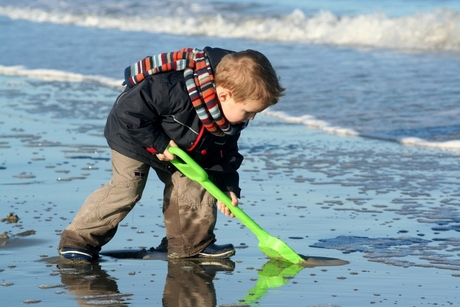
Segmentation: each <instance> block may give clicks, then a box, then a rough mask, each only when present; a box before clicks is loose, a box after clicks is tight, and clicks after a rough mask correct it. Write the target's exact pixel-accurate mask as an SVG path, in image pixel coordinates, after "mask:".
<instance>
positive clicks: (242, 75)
mask: <svg viewBox="0 0 460 307" xmlns="http://www.w3.org/2000/svg"><path fill="white" fill-rule="evenodd" d="M214 77H215V84H216V90H217V95H218V98H219V101H220V102H221V107H222V111H223V113H224V116H225V117H226V118H227V120H229V121H230V122H231V123H237V122H243V121H245V120H241V121H238V120H232V119H231V118H229V117H231V116H230V115H231V114H229V112H230V111H232V108H234V107H235V106H234V105H233V106H230V105H229V104H228V103H226V102H228V99H231V102H232V103H236V104H244V105H246V106H245V112H246V113H254V115H255V113H258V112H261V111H263V110H264V109H266V108H267V107H269V106H272V105H274V104H276V103H277V102H278V100H279V99H280V97H281V96H282V95H283V92H284V88H282V87H281V85H280V83H279V80H278V76H277V75H276V72H275V70H274V69H273V67H272V65H271V63H270V61H269V60H268V59H267V58H266V57H265V56H264V55H263V54H262V53H260V52H258V51H255V50H246V51H240V52H236V53H231V54H227V55H225V56H224V57H223V58H222V60H221V61H220V63H219V64H218V65H217V67H216V71H215V73H214ZM222 94H225V95H223V96H222ZM230 107H232V108H230ZM237 107H238V106H237ZM239 107H241V108H243V106H239ZM233 111H236V110H233ZM253 117H254V116H252V118H253ZM252 118H251V116H250V114H249V115H247V119H246V121H247V120H248V119H252Z"/></svg>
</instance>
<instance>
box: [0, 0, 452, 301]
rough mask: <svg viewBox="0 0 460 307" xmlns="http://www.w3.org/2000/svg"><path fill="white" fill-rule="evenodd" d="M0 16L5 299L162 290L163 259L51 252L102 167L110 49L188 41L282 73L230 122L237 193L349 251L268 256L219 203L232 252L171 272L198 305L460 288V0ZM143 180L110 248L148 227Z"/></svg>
mask: <svg viewBox="0 0 460 307" xmlns="http://www.w3.org/2000/svg"><path fill="white" fill-rule="evenodd" d="M0 30H1V31H0V42H1V44H0V106H1V108H2V110H1V111H0V204H1V205H2V208H3V211H1V212H0V218H1V219H0V227H1V228H0V232H5V234H7V235H8V236H9V239H1V238H0V246H1V247H0V257H1V259H2V264H1V265H0V278H1V279H2V282H1V283H0V286H1V287H0V293H1V294H2V299H3V303H4V304H5V305H7V306H23V305H24V304H37V306H62V305H66V306H67V305H68V306H77V305H79V306H152V305H153V306H161V305H164V306H167V303H165V302H164V301H162V299H163V290H164V289H165V288H166V283H165V280H169V279H168V278H170V277H174V275H173V274H170V273H171V272H174V271H175V270H176V269H177V267H176V268H174V267H171V268H169V269H170V271H168V267H167V265H166V263H164V262H160V261H133V260H130V259H116V260H114V259H109V258H104V259H103V261H101V262H100V263H99V264H97V265H93V266H91V268H87V267H84V268H77V269H75V268H66V267H62V266H61V267H56V264H55V263H51V262H50V259H51V258H53V257H54V256H56V255H57V251H56V245H57V242H58V239H59V237H58V235H59V234H60V232H61V231H62V229H64V228H65V226H66V225H67V224H68V223H69V222H70V220H71V219H72V218H73V216H74V214H75V212H76V210H78V208H79V206H80V204H81V203H82V201H83V200H84V199H85V197H86V196H87V195H88V194H89V193H90V192H91V191H93V190H94V189H95V188H96V187H97V186H99V185H101V184H103V183H105V182H106V181H107V180H109V179H110V152H109V150H108V148H107V146H106V142H105V140H104V138H103V136H102V131H103V126H104V123H105V119H106V116H107V114H108V112H109V110H110V108H111V106H112V104H113V101H114V99H115V98H116V96H117V95H118V93H119V92H120V91H121V89H122V87H121V82H122V76H123V71H124V68H125V67H126V66H128V65H130V64H132V63H134V62H136V61H138V60H140V59H142V58H143V57H145V56H147V55H152V54H156V53H160V52H168V51H174V50H177V49H180V48H183V47H198V48H200V47H204V46H216V47H223V48H229V49H234V50H242V49H248V48H252V49H257V50H260V51H262V52H264V53H265V54H266V55H267V57H268V58H269V59H270V60H271V62H272V63H273V65H274V66H275V68H276V70H277V71H278V73H279V75H280V77H281V82H282V83H283V85H284V86H285V87H286V88H287V92H286V95H285V97H283V99H282V100H281V101H280V102H279V103H278V104H277V105H275V106H273V107H271V108H270V109H269V110H267V111H266V112H264V114H262V115H260V116H258V118H256V120H255V121H254V122H252V123H251V125H250V126H249V127H248V129H247V132H246V131H245V132H244V133H243V136H242V138H241V143H240V148H241V151H242V152H243V154H244V155H245V157H246V160H245V162H244V163H243V166H242V168H241V172H240V174H241V181H242V182H241V185H242V189H243V198H242V199H241V202H242V208H244V210H245V211H246V212H247V213H248V214H249V215H250V216H251V217H253V218H254V219H255V220H256V221H257V222H259V223H260V225H261V226H263V227H264V228H265V229H266V230H268V231H269V232H270V233H271V234H272V235H275V236H277V237H279V238H281V239H283V240H284V241H286V242H287V243H288V244H289V245H290V246H291V247H293V249H294V250H296V251H298V252H299V253H301V254H304V255H307V254H308V255H312V256H317V257H331V258H339V259H343V260H345V261H349V262H350V263H349V264H348V265H343V266H327V267H326V265H324V266H318V267H313V268H307V269H304V270H303V271H301V272H297V271H292V270H288V269H286V268H285V267H281V268H280V267H276V266H275V267H273V266H270V265H267V259H266V258H265V257H264V256H263V255H262V254H261V252H260V251H259V250H258V249H257V239H256V238H255V237H254V236H253V235H252V234H251V233H250V232H249V231H248V230H247V229H246V228H244V227H242V226H241V225H240V223H239V222H238V221H237V220H235V219H233V220H229V219H228V220H227V219H226V218H220V219H219V222H218V229H217V234H218V238H219V242H222V243H224V242H232V243H234V244H236V245H238V247H239V249H238V250H237V254H236V256H235V257H232V260H233V261H235V269H234V270H233V271H227V272H218V273H217V275H216V278H215V279H214V280H212V281H209V280H197V279H193V278H191V279H187V278H188V277H187V275H188V274H185V273H184V274H183V275H182V276H183V278H182V282H183V284H185V285H186V286H187V285H190V284H191V285H194V286H196V285H197V282H198V283H200V285H204V288H206V289H207V290H206V291H204V292H203V293H200V292H199V291H196V292H195V294H196V295H197V297H199V296H200V295H201V296H202V297H208V296H210V297H212V296H214V299H215V300H217V304H216V303H215V302H207V303H203V304H201V305H200V306H206V307H208V306H209V307H211V306H212V307H214V306H219V307H230V306H232V307H233V306H285V305H292V306H308V307H314V306H321V307H338V306H340V307H345V306H370V305H378V306H390V305H391V306H394V305H399V306H422V305H424V306H426V305H428V306H455V305H458V304H460V296H459V294H458V293H459V289H460V278H459V277H460V274H459V271H460V263H459V256H460V254H459V250H460V240H459V238H458V233H459V231H460V213H459V207H460V203H459V200H458V197H459V195H460V188H459V187H460V176H459V175H458V174H459V171H460V164H459V163H458V158H459V150H460V124H459V122H458V120H457V119H458V117H459V116H460V99H459V97H460V95H459V94H460V87H459V84H460V76H459V74H458V71H459V68H460V2H458V1H453V0H451V1H449V0H446V1H434V0H431V1H429V0H421V1H420V0H419V1H415V0H414V1H402V0H389V1H376V0H372V1H371V0H365V1H357V0H354V1H352V0H349V1H346V0H341V1H332V0H331V1H300V0H289V1H274V0H273V1H272V0H267V1H263V0H254V1H242V0H224V1H204V0H203V1H201V0H199V1H176V0H173V1H133V0H108V1H87V0H74V1H67V0H35V1H32V0H16V1H14V2H13V1H10V0H0ZM150 181H151V182H149V186H148V189H146V191H145V192H144V195H143V199H142V200H141V202H140V203H139V204H138V205H137V206H136V208H135V209H134V210H133V211H132V213H130V215H129V216H128V217H127V218H126V219H125V220H124V221H123V222H122V224H120V229H119V231H118V233H117V236H116V238H115V239H114V240H112V241H111V242H110V243H109V244H108V245H107V246H106V248H107V249H123V248H138V247H141V246H144V247H150V246H152V245H153V246H155V245H156V243H157V242H158V241H159V240H160V238H161V237H162V236H163V234H164V226H163V224H162V217H161V209H160V206H161V200H160V199H159V195H161V191H162V190H161V189H162V187H161V186H160V185H159V183H158V182H157V181H156V180H154V179H153V178H152V180H150ZM9 212H13V213H15V214H18V215H19V218H20V219H19V222H17V223H15V222H11V223H8V222H7V221H5V219H4V216H5V215H6V214H8V213H9ZM32 229H33V231H31V230H32ZM38 258H44V261H42V262H37V261H36V260H37V259H38ZM268 264H269V263H268ZM169 265H171V266H172V263H169ZM179 266H180V269H181V270H182V271H184V272H188V273H191V272H195V269H194V265H193V264H191V263H184V264H179ZM283 269H286V272H283ZM181 270H179V271H181ZM200 270H201V271H202V269H199V270H198V271H200ZM189 277H190V276H189ZM192 277H193V276H192ZM177 280H179V281H181V278H178V279H177ZM177 280H176V281H177ZM173 305H174V304H173ZM196 305H199V304H196ZM174 306H178V304H175V305H174Z"/></svg>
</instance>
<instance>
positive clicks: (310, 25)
mask: <svg viewBox="0 0 460 307" xmlns="http://www.w3.org/2000/svg"><path fill="white" fill-rule="evenodd" d="M0 29H1V31H0V41H1V42H2V45H1V46H0V54H1V55H2V56H1V57H0V74H4V75H15V74H21V75H25V76H30V77H35V78H37V77H38V78H45V77H46V78H54V79H56V80H74V81H77V82H78V81H81V80H92V82H100V83H103V84H109V85H111V86H112V85H113V86H116V85H118V84H120V83H121V78H122V73H123V69H124V68H125V67H126V66H128V65H130V64H131V63H133V62H135V61H137V60H139V59H141V58H143V57H145V56H147V55H152V54H156V53H160V52H166V51H172V50H176V49H179V48H182V47H199V48H201V47H204V46H206V45H210V46H219V47H224V48H230V49H234V50H242V49H248V48H253V49H258V50H260V51H262V52H264V53H265V54H266V55H267V56H268V57H269V59H270V60H271V61H272V63H273V64H274V66H275V68H276V69H277V71H278V72H279V75H280V77H281V80H282V82H283V85H284V86H285V87H286V88H287V94H286V96H285V97H284V99H283V100H282V101H281V102H280V103H279V104H278V105H276V106H274V107H272V108H270V110H268V112H267V114H269V115H272V116H276V117H278V118H281V119H283V120H285V121H292V122H299V123H302V124H304V125H306V126H309V127H312V128H314V129H322V130H325V131H328V132H330V133H336V134H339V135H361V136H366V137H370V138H377V139H382V140H391V141H396V142H400V143H402V144H408V145H416V146H428V147H440V148H446V149H450V150H457V149H459V148H460V125H459V123H458V120H457V119H458V117H459V115H460V103H459V102H460V101H459V98H458V97H459V94H460V87H459V84H460V75H459V74H458V71H459V68H460V3H459V2H458V1H453V0H450V1H428V0H424V1H400V0H391V1H385V2H381V1H375V0H374V1H371V0H367V1H351V0H350V1H300V0H290V1H283V2H282V3H279V1H262V0H259V1H251V2H247V1H242V0H227V1H211V2H210V1H202V0H199V1H178V0H170V1H148V2H144V1H132V0H123V1H116V0H110V1H103V2H94V1H89V0H78V1H57V0H51V1H49V0H47V1H32V0H19V1H15V2H14V3H13V4H12V3H11V1H9V0H0Z"/></svg>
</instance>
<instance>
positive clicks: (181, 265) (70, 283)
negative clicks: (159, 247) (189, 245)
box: [58, 259, 235, 307]
mask: <svg viewBox="0 0 460 307" xmlns="http://www.w3.org/2000/svg"><path fill="white" fill-rule="evenodd" d="M58 268H59V272H60V274H61V281H62V283H63V284H65V285H66V288H67V290H68V291H69V292H70V293H72V294H73V295H75V296H76V297H77V302H78V305H79V306H82V307H89V306H94V305H104V306H107V305H109V306H128V305H129V304H130V302H129V300H127V299H126V298H127V297H129V296H132V294H130V293H120V291H119V289H118V286H117V283H116V280H115V279H114V278H113V277H111V276H110V275H109V274H107V272H106V271H105V270H103V269H102V267H101V265H100V264H99V263H94V264H80V263H71V262H65V263H62V262H61V263H60V264H58ZM234 269H235V263H234V262H233V261H231V260H229V259H217V260H212V259H211V260H200V261H196V260H187V259H178V260H169V261H168V274H167V276H166V283H165V288H164V292H163V299H162V303H163V306H164V307H189V306H200V307H215V306H216V304H217V300H216V291H215V289H214V284H213V279H214V277H215V275H216V273H217V272H221V271H227V272H228V271H230V272H231V271H233V270H234Z"/></svg>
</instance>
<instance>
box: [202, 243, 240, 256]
mask: <svg viewBox="0 0 460 307" xmlns="http://www.w3.org/2000/svg"><path fill="white" fill-rule="evenodd" d="M233 255H235V248H234V247H233V244H223V245H217V244H214V243H211V244H209V245H208V246H207V247H206V248H205V249H203V250H202V251H201V253H199V254H198V255H197V257H206V258H229V257H230V256H233Z"/></svg>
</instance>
